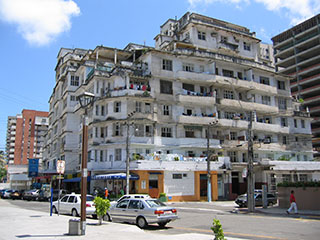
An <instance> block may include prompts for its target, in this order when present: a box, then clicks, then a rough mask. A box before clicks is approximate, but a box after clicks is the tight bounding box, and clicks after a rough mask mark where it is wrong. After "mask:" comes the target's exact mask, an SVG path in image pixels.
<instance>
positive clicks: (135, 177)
mask: <svg viewBox="0 0 320 240" xmlns="http://www.w3.org/2000/svg"><path fill="white" fill-rule="evenodd" d="M91 179H92V180H104V179H120V180H124V179H126V174H125V173H111V174H101V175H95V176H92V177H91ZM138 179H139V176H138V175H130V180H138Z"/></svg>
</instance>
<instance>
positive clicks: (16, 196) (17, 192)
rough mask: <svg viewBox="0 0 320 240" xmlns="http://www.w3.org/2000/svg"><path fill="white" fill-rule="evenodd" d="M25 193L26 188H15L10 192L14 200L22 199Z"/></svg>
mask: <svg viewBox="0 0 320 240" xmlns="http://www.w3.org/2000/svg"><path fill="white" fill-rule="evenodd" d="M23 193H24V190H13V191H12V192H11V193H10V198H11V199H12V200H15V199H21V198H22V194H23Z"/></svg>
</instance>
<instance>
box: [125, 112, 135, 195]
mask: <svg viewBox="0 0 320 240" xmlns="http://www.w3.org/2000/svg"><path fill="white" fill-rule="evenodd" d="M134 114H135V111H133V112H131V113H129V114H128V117H127V120H126V125H127V138H126V155H127V158H126V194H129V193H130V190H129V189H130V151H129V145H130V143H129V134H130V131H129V130H130V129H129V127H130V123H129V120H130V119H131V117H132V116H133V115H134Z"/></svg>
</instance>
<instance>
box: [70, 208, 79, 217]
mask: <svg viewBox="0 0 320 240" xmlns="http://www.w3.org/2000/svg"><path fill="white" fill-rule="evenodd" d="M71 215H72V216H73V217H77V216H78V212H77V210H76V209H72V211H71Z"/></svg>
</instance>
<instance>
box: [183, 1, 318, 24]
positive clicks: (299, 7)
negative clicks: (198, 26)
mask: <svg viewBox="0 0 320 240" xmlns="http://www.w3.org/2000/svg"><path fill="white" fill-rule="evenodd" d="M250 1H251V2H253V1H254V2H257V3H262V4H263V5H264V6H265V7H266V9H268V10H269V11H273V12H280V13H284V15H285V16H286V17H288V18H289V19H290V21H291V24H292V25H295V24H297V23H299V22H302V21H304V20H306V19H308V18H310V17H312V16H314V15H316V14H318V13H319V10H320V0H188V2H189V4H190V7H191V8H193V9H194V8H195V7H197V6H199V5H202V4H206V5H208V4H212V3H214V2H222V3H229V4H230V3H233V4H236V5H235V7H238V6H240V4H241V2H243V3H250Z"/></svg>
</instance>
